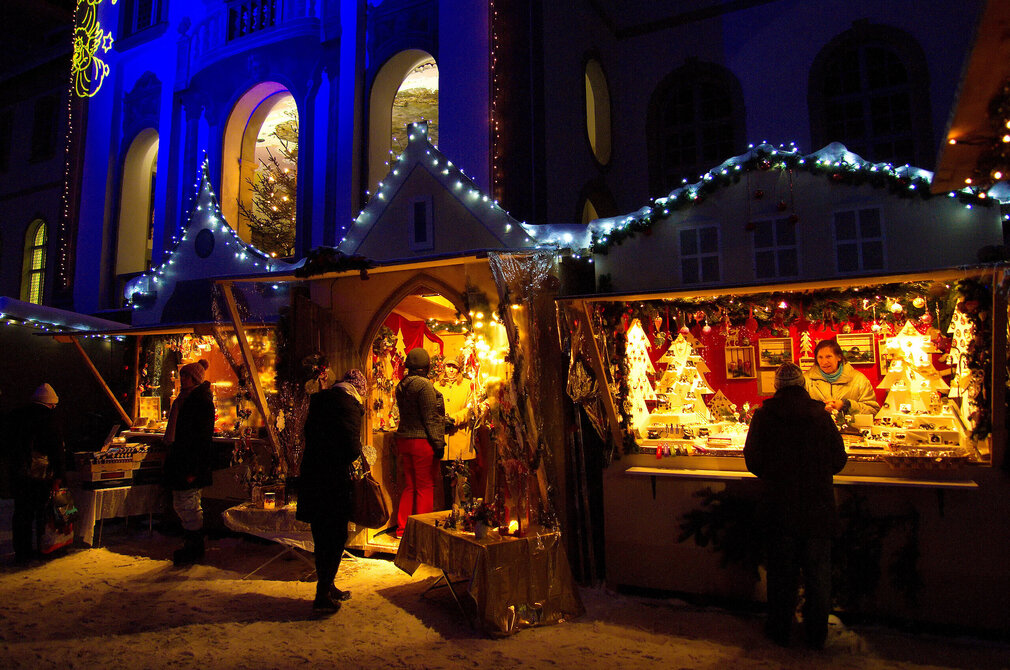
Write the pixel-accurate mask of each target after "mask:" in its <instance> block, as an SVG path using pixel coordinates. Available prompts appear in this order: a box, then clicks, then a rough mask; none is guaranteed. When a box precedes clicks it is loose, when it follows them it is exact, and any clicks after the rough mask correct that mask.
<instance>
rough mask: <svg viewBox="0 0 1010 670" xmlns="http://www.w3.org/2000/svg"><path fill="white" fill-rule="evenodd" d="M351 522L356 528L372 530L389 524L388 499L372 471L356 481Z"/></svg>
mask: <svg viewBox="0 0 1010 670" xmlns="http://www.w3.org/2000/svg"><path fill="white" fill-rule="evenodd" d="M351 521H353V522H354V525H355V526H362V527H364V528H372V529H378V528H382V527H384V526H385V525H386V523H388V522H389V506H388V505H387V504H386V497H385V496H384V495H382V487H381V486H380V485H379V482H377V481H375V477H373V476H372V472H371V471H370V470H366V471H365V472H364V474H362V475H361V477H358V478H356V479H355V480H354V514H352V515H351Z"/></svg>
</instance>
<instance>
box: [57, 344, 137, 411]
mask: <svg viewBox="0 0 1010 670" xmlns="http://www.w3.org/2000/svg"><path fill="white" fill-rule="evenodd" d="M57 339H61V338H57ZM68 340H69V341H70V342H71V343H73V345H74V347H75V348H76V349H77V353H79V354H80V355H81V358H82V359H84V364H85V365H87V366H88V369H89V370H91V374H92V375H94V376H95V379H96V380H98V385H99V386H101V387H102V390H103V391H105V395H107V396H108V397H109V400H111V401H112V404H113V405H115V407H116V411H117V412H119V416H121V417H122V418H123V421H125V422H126V427H127V428H129V427H131V426H132V425H133V419H132V418H130V415H129V414H127V413H126V410H125V409H123V406H122V405H120V404H119V401H118V400H116V394H115V393H113V392H112V389H110V388H109V385H108V384H106V383H105V380H104V379H102V374H101V373H100V372H99V371H98V368H96V367H95V364H94V363H92V362H91V358H90V357H89V356H88V352H86V351H84V347H82V346H81V343H80V342H78V341H77V338H76V337H74V336H73V335H70V336H69V337H68ZM63 341H67V340H63Z"/></svg>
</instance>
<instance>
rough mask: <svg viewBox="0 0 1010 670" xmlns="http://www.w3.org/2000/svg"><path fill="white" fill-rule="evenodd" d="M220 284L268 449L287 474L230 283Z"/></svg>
mask: <svg viewBox="0 0 1010 670" xmlns="http://www.w3.org/2000/svg"><path fill="white" fill-rule="evenodd" d="M220 284H221V291H222V293H224V300H225V303H226V304H227V305H228V313H229V314H230V315H231V322H232V325H233V326H234V327H235V337H236V339H238V346H239V349H241V350H242V358H243V360H245V364H246V369H247V370H248V371H249V383H250V384H252V387H253V401H254V402H255V403H256V408H257V409H258V410H259V411H260V416H262V417H263V423H264V424H266V429H267V440H268V441H269V442H270V447H271V449H273V451H274V454H275V455H276V456H277V464H278V466H279V467H280V468H281V471H282V472H283V473H287V470H288V462H287V456H286V454H283V453H281V446H280V440H278V439H277V432H276V430H275V429H274V423H273V421H272V419H271V416H270V406H269V405H268V404H267V397H266V394H265V393H264V392H263V387H262V386H261V385H260V375H259V370H257V369H256V361H255V359H254V358H253V353H252V347H250V346H249V340H248V338H246V335H245V328H244V327H243V326H242V320H241V319H240V318H239V314H238V305H236V304H235V294H234V293H233V292H232V285H231V282H230V281H223V282H220Z"/></svg>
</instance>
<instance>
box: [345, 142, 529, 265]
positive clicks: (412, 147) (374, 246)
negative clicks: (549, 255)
mask: <svg viewBox="0 0 1010 670" xmlns="http://www.w3.org/2000/svg"><path fill="white" fill-rule="evenodd" d="M433 186H436V187H437V188H433ZM421 194H424V195H428V196H440V195H442V194H447V195H448V196H449V198H447V199H445V200H443V201H441V202H442V203H444V204H449V203H452V202H454V203H455V204H456V205H457V207H455V208H453V211H444V209H443V211H434V212H429V216H430V217H431V221H430V223H431V224H432V227H433V229H434V230H433V238H434V240H435V241H434V243H433V246H431V247H428V248H427V249H419V250H417V251H415V252H412V253H410V252H409V255H411V256H414V257H421V256H425V254H426V253H432V254H436V255H437V254H440V253H445V252H450V253H451V252H454V251H473V250H475V249H483V248H501V249H524V248H532V247H534V246H535V245H536V240H535V239H534V238H533V237H531V236H530V234H529V232H528V231H529V229H530V228H531V227H530V226H527V225H526V224H524V223H521V222H520V221H518V220H516V219H514V218H513V217H512V216H510V215H509V213H508V212H506V211H505V210H504V209H502V208H501V207H499V206H498V203H497V202H495V201H494V199H493V198H491V197H490V196H489V195H488V194H486V193H484V192H482V191H481V190H480V188H478V186H477V185H476V184H475V183H474V182H473V180H472V179H470V177H468V176H467V175H466V174H464V173H463V171H462V170H461V169H460V168H459V167H457V166H455V165H453V163H452V161H451V160H450V159H449V158H447V157H446V156H445V155H444V154H443V153H442V152H440V151H439V150H438V149H437V148H436V147H435V146H434V145H432V144H431V142H429V141H428V124H427V123H426V122H419V123H413V124H411V125H410V132H409V136H408V141H407V148H406V149H405V150H404V151H403V153H402V154H401V155H400V156H399V158H398V159H397V160H396V162H395V163H394V164H393V166H392V168H391V169H390V172H389V173H388V174H387V175H386V178H385V179H383V180H382V181H381V182H379V185H378V187H377V189H376V192H375V194H374V195H373V196H372V199H371V200H370V201H369V202H368V204H367V205H366V206H365V208H364V209H362V210H361V212H360V213H359V214H358V216H357V217H356V218H355V219H354V221H353V222H352V223H351V224H350V225H349V226H348V227H347V229H346V230H345V231H344V236H343V238H342V239H341V241H340V243H339V244H338V245H337V249H338V250H339V251H340V252H342V253H344V254H348V255H355V254H363V255H365V256H369V257H371V258H381V257H382V254H383V253H387V252H388V253H400V252H399V248H400V247H402V246H403V244H404V238H405V237H406V235H405V230H406V226H407V221H406V220H405V219H406V217H405V216H401V215H400V213H399V211H397V205H399V206H403V205H404V204H405V203H403V202H399V203H398V202H397V201H398V199H399V200H401V201H402V200H403V199H406V198H415V197H416V196H418V195H421ZM438 204H439V202H436V203H435V208H436V210H437V209H438ZM475 242H476V244H475ZM404 255H406V254H404Z"/></svg>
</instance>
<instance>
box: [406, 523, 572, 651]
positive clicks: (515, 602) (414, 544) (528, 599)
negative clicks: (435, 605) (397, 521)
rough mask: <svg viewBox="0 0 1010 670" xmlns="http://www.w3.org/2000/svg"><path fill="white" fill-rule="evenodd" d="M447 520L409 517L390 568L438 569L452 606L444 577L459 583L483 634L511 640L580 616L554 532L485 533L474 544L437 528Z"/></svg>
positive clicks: (408, 570) (466, 535) (468, 536)
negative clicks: (457, 579) (527, 629)
mask: <svg viewBox="0 0 1010 670" xmlns="http://www.w3.org/2000/svg"><path fill="white" fill-rule="evenodd" d="M448 516H449V512H447V511H444V512H432V513H430V514H417V515H414V516H412V517H410V518H409V519H408V520H407V527H406V528H405V529H404V533H403V538H402V539H401V540H400V547H399V549H398V550H397V552H396V560H395V564H396V566H397V567H398V568H400V569H401V570H403V571H404V572H406V573H407V574H411V575H412V574H414V572H415V571H416V570H417V568H418V567H419V566H420V564H421V563H424V564H427V565H431V566H433V567H435V568H437V569H439V570H440V571H441V572H442V577H440V578H439V580H438V581H436V584H438V582H439V581H441V580H442V579H444V580H445V582H446V586H448V588H449V589H450V591H451V592H452V594H453V597H454V598H456V599H457V603H459V600H458V596H457V595H456V591H455V590H454V589H453V586H454V585H455V584H454V582H452V581H451V579H450V576H456V577H462V578H464V579H465V582H466V584H467V586H466V594H467V595H469V596H470V597H471V598H472V599H473V601H474V603H475V604H476V609H477V613H476V615H477V619H478V623H479V624H480V625H481V626H482V627H483V628H484V630H486V631H487V632H489V633H491V634H492V635H511V634H512V633H515V632H516V631H518V630H519V629H520V628H523V627H527V626H534V625H543V624H550V623H560V622H561V621H564V620H566V619H571V618H574V617H577V616H579V615H581V614H583V613H584V612H585V609H584V608H583V606H582V601H581V600H580V599H579V595H578V591H577V590H576V587H575V580H574V579H573V578H572V573H571V569H570V568H569V565H568V557H567V556H566V554H565V549H564V544H563V542H562V540H561V533H560V532H558V531H548V530H537V529H531V531H530V532H529V533H527V535H526V536H525V537H510V536H505V537H500V536H499V535H498V533H497V532H495V531H491V532H489V533H488V535H487V536H485V537H484V538H483V539H480V540H478V539H477V538H476V537H475V536H474V534H473V533H467V532H462V531H457V530H451V529H448V528H445V527H444V526H442V523H444V521H445V519H446V518H447V517H448ZM436 521H438V523H439V525H438V526H436V525H435V522H436ZM456 583H459V582H456Z"/></svg>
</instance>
